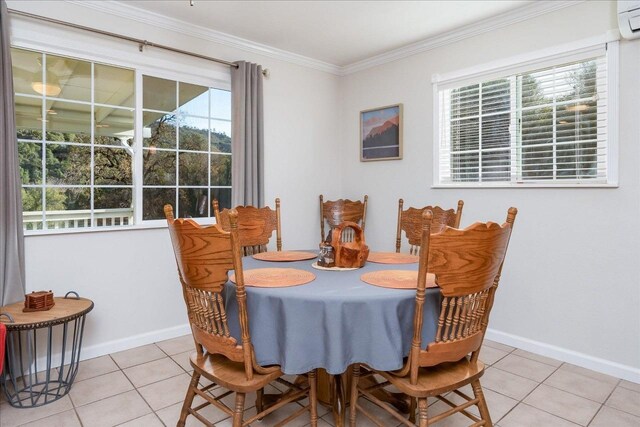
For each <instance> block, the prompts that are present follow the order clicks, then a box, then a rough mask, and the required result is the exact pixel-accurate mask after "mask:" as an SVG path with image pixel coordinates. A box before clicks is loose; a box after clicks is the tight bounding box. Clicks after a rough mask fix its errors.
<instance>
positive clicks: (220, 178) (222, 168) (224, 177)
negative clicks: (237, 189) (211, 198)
mask: <svg viewBox="0 0 640 427" xmlns="http://www.w3.org/2000/svg"><path fill="white" fill-rule="evenodd" d="M211 185H228V186H231V156H226V155H220V154H217V155H216V154H212V155H211Z"/></svg>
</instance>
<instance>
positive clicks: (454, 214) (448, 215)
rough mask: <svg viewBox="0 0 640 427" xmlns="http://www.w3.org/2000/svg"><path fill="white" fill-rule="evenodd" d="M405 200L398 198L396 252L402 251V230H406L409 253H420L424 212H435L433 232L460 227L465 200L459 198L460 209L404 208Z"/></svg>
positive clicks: (436, 207)
mask: <svg viewBox="0 0 640 427" xmlns="http://www.w3.org/2000/svg"><path fill="white" fill-rule="evenodd" d="M403 206H404V200H402V199H400V200H398V228H397V233H396V252H400V247H401V246H402V232H403V231H404V233H405V235H406V236H407V240H408V242H409V253H410V254H411V255H418V251H419V250H420V241H421V240H422V214H423V212H425V211H426V210H430V211H431V212H432V214H433V220H432V222H431V232H432V233H437V232H439V231H441V230H443V229H444V228H445V227H453V228H460V219H461V218H462V208H463V206H464V202H463V201H462V200H458V209H457V210H455V211H454V210H453V209H447V210H445V209H443V208H441V207H440V206H425V207H424V208H413V207H409V208H408V209H406V210H405V209H403Z"/></svg>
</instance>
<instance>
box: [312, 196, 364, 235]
mask: <svg viewBox="0 0 640 427" xmlns="http://www.w3.org/2000/svg"><path fill="white" fill-rule="evenodd" d="M368 200H369V196H367V195H365V196H364V202H361V201H360V200H356V201H355V202H354V201H351V200H346V199H338V200H333V201H332V200H327V201H326V202H325V201H324V197H323V196H322V194H321V195H320V241H321V242H324V241H325V239H326V238H327V235H326V234H325V232H324V224H325V221H326V223H327V224H328V225H329V231H331V230H333V229H334V228H335V227H337V226H338V225H340V224H341V223H342V222H344V221H351V222H355V223H356V224H358V225H359V226H360V228H362V231H364V228H365V221H366V219H367V201H368ZM343 239H344V240H343V241H351V240H352V239H353V233H348V232H347V233H343ZM350 239H351V240H350Z"/></svg>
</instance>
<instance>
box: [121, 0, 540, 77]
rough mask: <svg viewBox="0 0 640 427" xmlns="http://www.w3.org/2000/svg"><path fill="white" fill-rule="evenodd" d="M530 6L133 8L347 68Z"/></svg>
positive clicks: (519, 1)
mask: <svg viewBox="0 0 640 427" xmlns="http://www.w3.org/2000/svg"><path fill="white" fill-rule="evenodd" d="M123 3H124V2H123ZM529 3H531V1H526V0H516V1H511V0H499V1H205V0H195V5H194V6H193V7H192V6H189V0H180V1H127V2H126V5H128V6H133V7H136V8H140V9H143V10H145V11H148V12H153V13H156V14H160V15H164V16H167V17H171V18H174V19H178V20H181V21H184V22H187V23H189V24H192V25H197V26H201V27H205V28H208V29H211V30H215V31H220V32H223V33H227V34H231V35H233V36H236V37H241V38H244V39H247V40H250V41H252V42H257V43H261V44H264V45H268V46H271V47H275V48H278V49H282V50H285V51H289V52H293V53H296V54H298V55H303V56H306V57H309V58H313V59H316V60H320V61H324V62H327V63H330V64H333V65H337V66H346V65H349V64H353V63H355V62H358V61H361V60H364V59H367V58H370V57H372V56H375V55H378V54H381V53H384V52H387V51H390V50H393V49H396V48H399V47H402V46H405V45H408V44H410V43H414V42H418V41H421V40H424V39H427V38H429V37H433V36H435V35H438V34H441V33H443V32H446V31H450V30H454V29H459V28H464V26H465V25H470V24H473V23H475V22H477V21H479V20H482V19H484V18H488V17H491V16H494V15H498V14H500V13H504V12H508V11H510V10H513V9H516V8H519V7H522V6H525V5H527V4H529Z"/></svg>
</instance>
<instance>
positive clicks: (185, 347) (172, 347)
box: [156, 334, 196, 356]
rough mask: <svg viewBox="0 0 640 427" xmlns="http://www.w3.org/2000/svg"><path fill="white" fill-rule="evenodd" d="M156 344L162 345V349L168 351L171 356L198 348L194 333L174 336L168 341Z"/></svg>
mask: <svg viewBox="0 0 640 427" xmlns="http://www.w3.org/2000/svg"><path fill="white" fill-rule="evenodd" d="M156 345H157V346H158V347H160V350H162V351H164V352H165V353H167V354H168V355H169V356H173V355H174V354H178V353H184V352H185V351H194V350H195V349H196V346H195V343H194V341H193V335H191V334H189V335H183V336H181V337H177V338H173V339H170V340H166V341H160V342H157V343H156Z"/></svg>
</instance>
